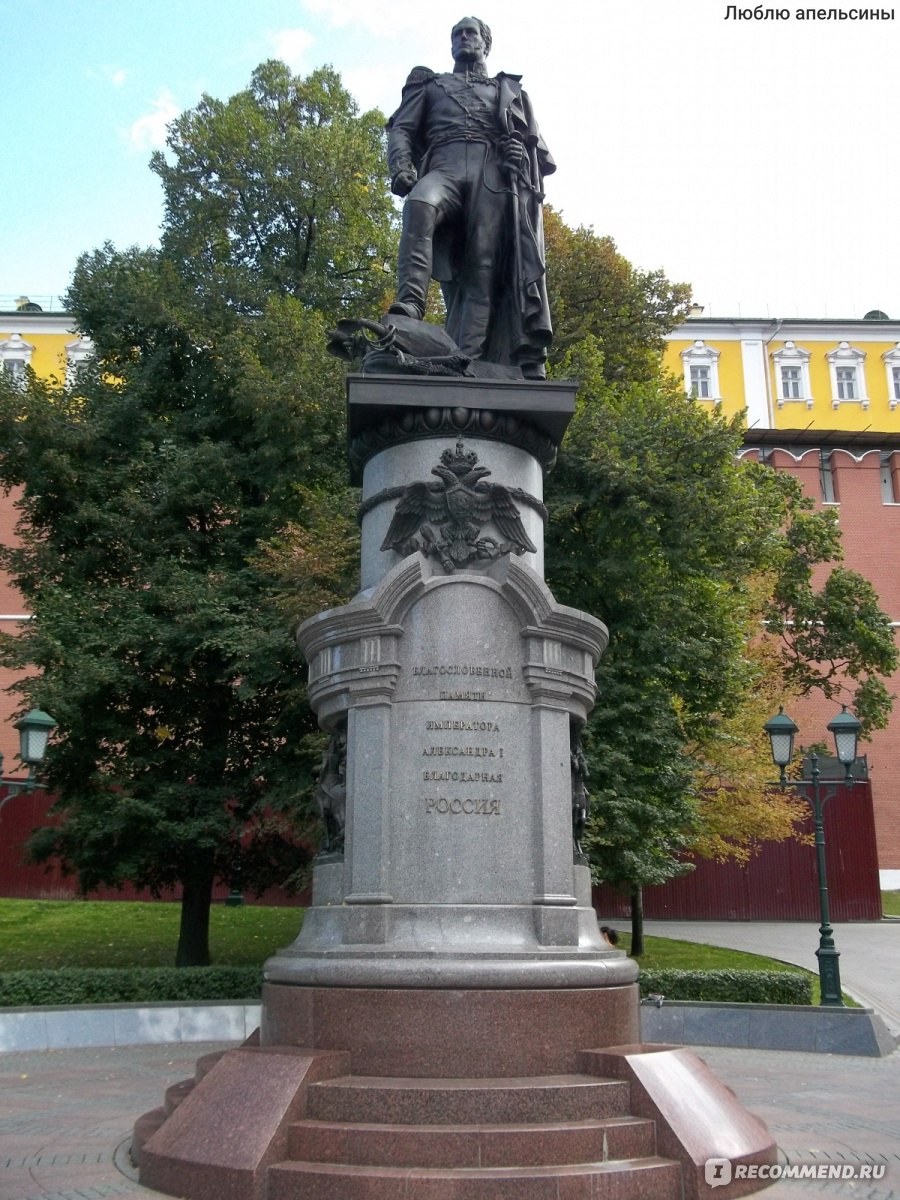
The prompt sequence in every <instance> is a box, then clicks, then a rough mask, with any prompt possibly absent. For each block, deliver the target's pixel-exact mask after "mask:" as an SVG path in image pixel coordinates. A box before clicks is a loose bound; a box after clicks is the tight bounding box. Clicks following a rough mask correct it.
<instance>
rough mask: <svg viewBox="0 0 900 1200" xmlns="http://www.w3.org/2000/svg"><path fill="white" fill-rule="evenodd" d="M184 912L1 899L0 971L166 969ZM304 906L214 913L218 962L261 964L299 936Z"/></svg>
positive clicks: (153, 906) (124, 904) (118, 903)
mask: <svg viewBox="0 0 900 1200" xmlns="http://www.w3.org/2000/svg"><path fill="white" fill-rule="evenodd" d="M180 911H181V906H180V905H179V904H177V903H174V904H167V903H163V902H162V901H157V902H155V903H149V904H148V903H137V902H132V901H128V900H112V901H100V900H0V970H4V971H15V970H30V969H36V968H40V967H132V966H134V967H171V966H174V963H175V946H176V944H177V941H178V922H179V917H180ZM302 917H303V910H302V909H301V908H264V907H261V906H257V905H249V904H246V905H243V906H241V907H240V908H227V907H226V906H225V905H224V904H217V905H215V906H214V908H213V911H212V921H211V929H210V949H211V953H212V958H213V961H214V962H215V963H218V964H220V965H223V966H225V965H228V966H243V965H245V964H247V965H252V964H254V963H263V962H265V960H266V959H267V958H268V957H269V955H270V954H272V953H274V951H275V950H277V949H278V948H279V947H281V946H286V945H288V944H289V943H290V942H292V941H293V940H294V938H295V937H296V936H297V934H298V932H299V930H300V925H301V922H302Z"/></svg>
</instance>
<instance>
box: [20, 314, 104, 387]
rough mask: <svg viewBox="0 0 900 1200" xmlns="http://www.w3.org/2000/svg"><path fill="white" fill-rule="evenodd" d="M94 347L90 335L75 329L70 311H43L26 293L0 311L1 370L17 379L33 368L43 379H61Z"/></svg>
mask: <svg viewBox="0 0 900 1200" xmlns="http://www.w3.org/2000/svg"><path fill="white" fill-rule="evenodd" d="M92 349H93V347H92V344H91V340H90V338H84V337H79V336H78V335H77V334H76V333H75V332H74V331H73V329H72V317H71V315H70V314H69V313H64V312H44V310H43V309H42V308H41V307H40V305H38V304H32V303H31V301H30V300H29V299H28V297H27V296H22V297H20V298H19V299H18V300H17V301H16V306H15V308H14V309H13V310H11V311H9V312H0V370H2V371H4V372H5V373H6V374H7V375H11V376H12V377H13V378H14V379H23V378H24V375H25V369H26V367H30V368H31V369H32V370H33V371H34V373H35V374H36V375H37V376H38V377H39V378H40V379H59V380H62V379H63V378H64V377H65V374H66V372H67V371H70V370H72V369H73V368H74V367H76V366H77V365H78V364H79V363H80V362H84V360H85V359H86V358H87V357H88V356H89V355H90V353H91V351H92Z"/></svg>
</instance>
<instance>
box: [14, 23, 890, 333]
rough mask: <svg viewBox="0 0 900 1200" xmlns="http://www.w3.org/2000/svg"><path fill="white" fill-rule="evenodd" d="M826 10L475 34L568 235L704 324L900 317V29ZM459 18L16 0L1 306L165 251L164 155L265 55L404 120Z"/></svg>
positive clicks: (506, 28) (444, 65)
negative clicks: (199, 108) (511, 95)
mask: <svg viewBox="0 0 900 1200" xmlns="http://www.w3.org/2000/svg"><path fill="white" fill-rule="evenodd" d="M812 2H813V0H809V3H804V4H802V6H801V5H800V3H799V0H791V3H790V6H789V8H788V9H787V10H784V9H782V10H781V11H788V12H789V13H790V14H791V15H790V18H789V19H787V20H758V21H757V20H737V21H736V20H733V19H728V20H726V10H727V7H728V6H727V4H726V2H725V0H555V3H548V2H547V0H518V2H516V3H512V0H479V4H478V6H477V7H476V10H475V15H476V16H479V17H481V18H482V19H484V20H485V21H487V23H488V24H489V25H490V26H491V29H492V31H493V38H494V44H493V49H492V52H491V56H490V59H489V66H490V67H491V68H492V69H493V70H495V71H499V70H505V71H510V72H513V73H516V74H521V75H522V76H523V82H524V86H525V87H526V89H527V90H528V92H529V95H530V96H531V99H532V102H533V105H534V109H535V112H536V114H537V118H538V121H539V124H540V126H541V132H542V133H543V135H544V139H545V141H546V142H547V144H548V145H549V147H550V149H551V151H552V153H553V156H554V158H555V159H556V162H557V165H558V170H557V172H556V174H555V175H553V176H552V177H550V178H549V179H548V180H547V185H546V190H547V201H548V203H550V204H552V205H553V206H554V207H555V208H556V209H558V210H559V211H561V212H562V214H563V217H564V218H565V219H566V220H567V221H568V222H569V223H570V224H572V225H587V226H591V227H592V228H593V229H594V231H595V232H596V233H598V234H602V235H607V234H608V235H609V236H611V237H612V238H613V239H614V241H615V242H616V244H617V246H618V248H619V250H620V251H621V252H622V253H623V254H624V255H625V256H626V257H627V258H629V259H630V260H631V262H633V263H634V264H635V266H637V267H639V268H641V269H644V270H654V269H657V268H662V269H663V270H664V271H665V273H666V274H667V275H668V276H669V278H671V279H673V280H676V281H684V282H688V283H690V284H691V285H692V288H693V294H694V299H695V302H696V303H698V304H701V305H703V306H704V315H706V316H719V317H738V316H744V317H754V316H763V317H765V316H771V317H798V316H799V317H841V318H843V317H862V316H863V315H864V314H865V313H866V312H867V311H869V310H870V309H873V308H878V309H881V310H883V311H884V312H886V313H887V314H888V315H889V316H891V317H895V318H900V269H898V268H900V263H898V253H897V249H898V227H900V155H898V143H897V107H898V106H897V94H898V89H897V46H898V41H900V4H898V6H897V8H896V11H897V13H898V19H897V20H895V21H882V20H876V21H872V20H864V21H859V20H853V21H851V20H844V21H840V20H827V19H826V20H808V19H807V20H799V21H798V20H797V19H796V16H795V14H796V11H797V9H798V7H802V8H803V9H804V10H805V9H807V8H809V7H811V4H812ZM851 2H852V3H853V4H856V3H857V0H851ZM858 2H859V3H860V4H863V3H867V0H858ZM815 3H816V5H817V7H818V5H819V4H824V3H825V0H815ZM885 3H886V5H894V4H895V0H885ZM748 4H751V0H743V3H742V4H741V5H740V6H739V7H742V8H744V7H745V6H746V5H748ZM827 7H828V6H826V9H825V10H824V11H827ZM838 7H840V6H839V5H838ZM849 7H850V4H847V5H846V6H845V9H846V8H849ZM470 12H471V10H470ZM463 15H469V14H467V13H465V12H464V10H463V9H462V8H461V5H460V3H459V2H458V0H454V3H453V4H448V3H446V2H445V0H393V2H392V3H391V4H389V5H384V4H377V3H375V2H374V0H0V18H2V22H3V24H2V27H3V29H4V55H3V68H2V72H0V105H2V107H0V111H2V112H3V114H4V116H5V120H4V122H3V126H2V134H0V136H2V147H3V155H2V163H3V182H2V186H0V239H2V240H0V309H8V308H10V307H12V302H13V301H14V299H15V298H16V297H18V296H20V295H28V296H29V297H30V298H31V299H32V300H35V301H37V302H38V303H41V304H43V305H44V306H45V307H48V308H49V307H54V308H61V307H62V300H61V297H62V295H63V293H64V292H65V289H66V286H67V284H68V282H69V279H70V276H71V272H72V269H73V267H74V265H75V262H76V259H77V257H78V255H79V254H81V253H83V252H85V251H89V250H92V249H94V248H96V247H98V246H100V245H102V244H103V243H104V242H106V241H111V242H112V243H113V244H115V245H116V246H117V247H119V248H122V249H124V248H125V247H127V246H130V245H140V246H150V245H154V244H156V243H157V241H158V237H159V227H160V222H161V220H162V215H163V206H162V190H161V188H160V185H159V181H158V180H157V177H156V176H155V175H154V174H153V173H152V172H151V171H150V169H149V167H148V162H149V158H150V154H151V153H152V151H153V150H154V149H157V148H160V149H164V147H165V135H166V124H167V122H168V121H170V120H172V119H173V118H174V117H175V116H177V115H178V114H179V113H180V112H182V111H184V110H185V109H187V108H192V107H193V106H195V105H196V104H197V102H198V101H199V99H200V97H201V95H202V94H203V93H204V92H206V93H208V94H210V95H212V96H215V97H217V98H219V99H226V98H227V97H229V96H231V95H233V94H234V93H235V92H238V91H240V90H241V89H242V88H244V87H245V86H246V85H247V84H248V82H249V80H250V75H251V73H252V71H253V69H254V67H255V66H257V65H258V64H259V63H260V62H262V61H264V60H265V59H267V58H281V59H283V60H284V61H285V62H287V63H288V65H289V66H290V67H291V68H292V69H293V70H294V71H295V72H296V73H298V74H307V73H308V72H309V71H311V70H313V69H314V68H315V67H317V66H320V65H322V64H323V63H330V64H331V65H332V66H334V67H335V68H336V69H337V70H338V71H339V72H340V74H341V75H342V77H343V80H344V83H345V85H346V86H347V87H348V89H349V90H350V91H351V92H352V93H353V95H354V96H355V97H356V99H357V101H358V102H359V104H360V107H361V109H369V108H380V109H381V110H382V111H383V112H384V113H389V112H391V111H392V110H393V109H394V108H395V107H396V105H397V103H398V101H399V96H400V88H401V87H402V84H403V82H404V81H405V79H406V76H407V74H408V72H409V70H410V69H411V68H412V67H413V66H415V65H418V64H424V65H426V66H429V67H431V68H432V69H435V70H447V69H449V68H450V66H451V59H450V54H449V32H450V28H451V26H452V25H453V24H454V23H455V21H457V20H458V19H459V18H460V17H461V16H463Z"/></svg>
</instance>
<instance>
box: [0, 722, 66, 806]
mask: <svg viewBox="0 0 900 1200" xmlns="http://www.w3.org/2000/svg"><path fill="white" fill-rule="evenodd" d="M15 728H16V729H18V731H19V758H20V759H21V760H22V762H23V763H24V764H25V765H26V767H27V768H28V778H27V779H25V780H23V781H22V782H18V781H15V780H13V781H4V782H3V787H4V788H5V789H6V798H7V799H8V798H9V797H10V796H16V795H18V793H19V792H33V791H34V790H35V788H39V787H41V786H42V785H41V784H40V783H38V781H37V768H38V767H39V766H40V765H41V763H42V762H43V761H44V755H45V754H46V753H47V741H48V740H49V737H50V734H51V733H52V732H53V730H54V729H55V728H56V721H54V719H53V718H52V717H51V716H50V715H49V713H45V712H42V711H41V710H40V709H39V708H33V709H32V710H31V711H30V712H27V713H26V714H25V716H24V717H22V718H21V719H20V720H18V721H16V724H15ZM2 777H3V755H2V754H0V779H2Z"/></svg>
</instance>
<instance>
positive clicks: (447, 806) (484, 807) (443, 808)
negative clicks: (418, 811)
mask: <svg viewBox="0 0 900 1200" xmlns="http://www.w3.org/2000/svg"><path fill="white" fill-rule="evenodd" d="M425 812H426V813H427V814H429V815H431V814H433V813H440V814H442V815H444V814H452V815H454V816H459V815H465V816H482V817H499V816H500V800H499V799H498V798H497V797H496V796H495V797H494V798H493V799H483V800H474V799H472V798H471V797H468V796H467V797H466V798H465V799H464V800H462V799H460V798H459V797H458V796H457V797H454V798H453V799H452V800H448V799H447V798H446V797H444V796H441V797H438V798H436V799H435V798H433V797H429V798H427V799H426V800H425Z"/></svg>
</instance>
